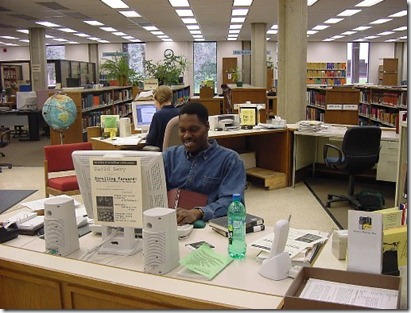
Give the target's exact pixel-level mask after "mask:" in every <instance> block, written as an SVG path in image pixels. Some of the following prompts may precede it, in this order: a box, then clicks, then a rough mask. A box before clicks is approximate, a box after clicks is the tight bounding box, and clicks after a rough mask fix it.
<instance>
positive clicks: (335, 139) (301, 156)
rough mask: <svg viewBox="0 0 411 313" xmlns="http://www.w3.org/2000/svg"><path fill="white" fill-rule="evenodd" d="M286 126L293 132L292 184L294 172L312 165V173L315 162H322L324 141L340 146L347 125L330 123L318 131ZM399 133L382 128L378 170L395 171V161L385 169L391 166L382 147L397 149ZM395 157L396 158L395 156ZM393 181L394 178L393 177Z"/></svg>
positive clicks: (294, 177)
mask: <svg viewBox="0 0 411 313" xmlns="http://www.w3.org/2000/svg"><path fill="white" fill-rule="evenodd" d="M351 126H352V125H351ZM348 127H349V126H348ZM287 128H288V129H289V130H290V131H292V132H293V137H294V140H293V142H294V143H293V145H294V146H293V161H292V162H293V170H292V186H294V184H295V182H296V172H297V171H298V170H301V169H303V168H306V167H308V166H312V175H313V176H314V174H315V164H316V163H324V160H323V159H322V156H323V146H324V144H325V143H328V142H329V143H331V144H333V145H337V146H338V145H339V146H341V142H342V139H343V137H344V134H345V132H346V130H347V125H330V128H329V130H328V131H319V132H300V131H298V125H297V124H287ZM398 140H399V135H398V134H397V133H396V132H395V129H391V128H390V129H387V128H382V133H381V144H382V149H381V151H380V159H379V162H378V164H377V176H378V171H392V173H396V168H397V167H396V163H395V164H392V166H393V168H392V170H389V169H386V167H387V166H391V165H390V163H389V162H384V161H383V158H384V151H385V149H384V147H385V146H387V145H388V148H387V149H388V150H393V149H394V148H395V147H396V149H397V151H398V147H397V146H398ZM395 159H397V158H396V157H395ZM394 181H395V178H394Z"/></svg>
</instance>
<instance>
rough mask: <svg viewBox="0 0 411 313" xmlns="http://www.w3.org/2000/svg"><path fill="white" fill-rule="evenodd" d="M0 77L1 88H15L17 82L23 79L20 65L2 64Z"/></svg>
mask: <svg viewBox="0 0 411 313" xmlns="http://www.w3.org/2000/svg"><path fill="white" fill-rule="evenodd" d="M1 77H2V86H3V89H6V88H11V89H17V87H18V85H19V83H20V82H21V80H22V79H23V74H22V66H21V65H2V66H1Z"/></svg>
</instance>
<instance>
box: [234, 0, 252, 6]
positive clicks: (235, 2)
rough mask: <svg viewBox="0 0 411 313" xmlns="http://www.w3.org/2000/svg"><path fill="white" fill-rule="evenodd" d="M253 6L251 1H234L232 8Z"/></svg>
mask: <svg viewBox="0 0 411 313" xmlns="http://www.w3.org/2000/svg"><path fill="white" fill-rule="evenodd" d="M252 4H253V0H234V3H233V7H249V6H251V5H252Z"/></svg>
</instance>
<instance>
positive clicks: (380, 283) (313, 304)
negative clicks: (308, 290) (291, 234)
mask: <svg viewBox="0 0 411 313" xmlns="http://www.w3.org/2000/svg"><path fill="white" fill-rule="evenodd" d="M309 278H317V279H323V280H328V281H332V282H340V283H346V284H354V285H358V286H369V287H376V288H385V289H392V290H398V303H397V308H399V307H400V306H399V304H400V299H401V279H400V277H397V276H388V275H379V274H368V273H360V272H349V271H341V270H332V269H327V268H316V267H303V268H302V270H301V271H300V272H299V273H298V274H297V277H296V278H295V279H294V281H293V282H292V283H291V286H290V288H289V289H288V290H287V292H286V293H285V297H284V309H286V310H319V309H328V310H329V309H334V310H344V309H357V310H358V309H364V307H359V306H354V305H348V304H339V303H331V302H324V301H317V300H309V299H303V298H299V295H300V293H301V291H302V290H303V289H304V287H305V284H306V282H307V280H308V279H309ZM367 309H369V308H367Z"/></svg>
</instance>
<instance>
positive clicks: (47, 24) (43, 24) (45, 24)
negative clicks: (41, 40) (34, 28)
mask: <svg viewBox="0 0 411 313" xmlns="http://www.w3.org/2000/svg"><path fill="white" fill-rule="evenodd" d="M36 24H39V25H42V26H45V27H60V25H57V24H54V23H51V22H36Z"/></svg>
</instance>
